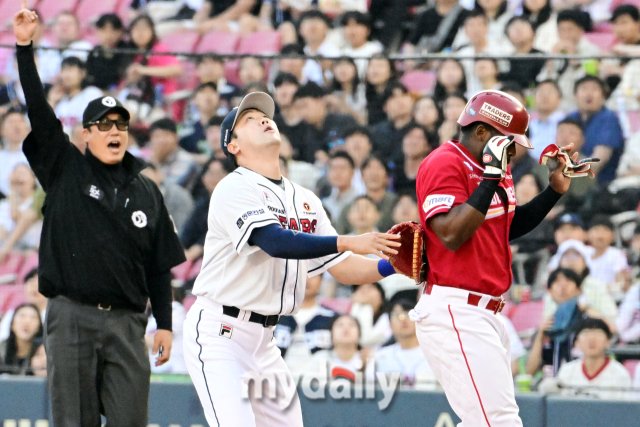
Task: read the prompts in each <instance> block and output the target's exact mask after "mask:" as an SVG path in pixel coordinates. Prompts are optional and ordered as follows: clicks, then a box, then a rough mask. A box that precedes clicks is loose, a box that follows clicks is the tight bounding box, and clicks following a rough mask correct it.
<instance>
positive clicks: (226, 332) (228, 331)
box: [220, 323, 233, 339]
mask: <svg viewBox="0 0 640 427" xmlns="http://www.w3.org/2000/svg"><path fill="white" fill-rule="evenodd" d="M232 334H233V328H232V327H231V326H229V325H225V324H224V323H223V324H222V325H220V336H221V337H225V338H229V339H231V335H232Z"/></svg>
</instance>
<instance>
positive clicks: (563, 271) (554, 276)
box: [547, 267, 582, 289]
mask: <svg viewBox="0 0 640 427" xmlns="http://www.w3.org/2000/svg"><path fill="white" fill-rule="evenodd" d="M560 275H562V276H564V277H565V278H566V279H567V280H570V281H572V282H574V283H575V284H576V286H577V287H578V288H580V287H581V286H582V279H581V278H580V276H579V275H578V273H576V272H575V271H573V270H571V269H570V268H562V267H559V268H556V269H555V270H553V271H552V272H551V274H550V275H549V279H548V280H547V289H551V285H553V283H554V282H555V281H556V280H558V276H560Z"/></svg>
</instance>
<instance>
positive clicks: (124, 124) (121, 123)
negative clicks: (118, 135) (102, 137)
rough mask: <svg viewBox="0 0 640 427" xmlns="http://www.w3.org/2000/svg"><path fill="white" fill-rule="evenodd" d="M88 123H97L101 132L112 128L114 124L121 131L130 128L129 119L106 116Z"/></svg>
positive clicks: (90, 124)
mask: <svg viewBox="0 0 640 427" xmlns="http://www.w3.org/2000/svg"><path fill="white" fill-rule="evenodd" d="M87 124H88V125H89V126H92V125H96V127H97V128H98V130H99V131H101V132H106V131H108V130H111V128H113V125H116V127H117V128H118V130H120V131H125V130H129V122H128V121H127V120H111V119H107V118H106V117H105V118H104V119H100V120H98V121H95V122H89V123H87Z"/></svg>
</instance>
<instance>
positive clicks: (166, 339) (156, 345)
mask: <svg viewBox="0 0 640 427" xmlns="http://www.w3.org/2000/svg"><path fill="white" fill-rule="evenodd" d="M172 341H173V334H172V333H171V331H167V330H166V329H158V330H157V331H156V335H155V337H154V338H153V350H152V351H151V352H152V353H153V354H158V356H157V357H156V366H160V365H164V364H165V363H167V362H168V361H169V358H170V357H171V342H172ZM160 346H162V351H161V352H158V350H159V349H160Z"/></svg>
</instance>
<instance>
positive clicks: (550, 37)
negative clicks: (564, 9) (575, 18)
mask: <svg viewBox="0 0 640 427" xmlns="http://www.w3.org/2000/svg"><path fill="white" fill-rule="evenodd" d="M522 15H523V16H525V17H526V18H527V19H528V20H529V22H531V25H532V26H533V29H534V30H535V31H536V38H535V40H534V42H533V47H534V48H536V49H538V50H541V51H543V52H550V51H551V49H552V48H553V46H554V45H555V44H556V43H557V42H558V23H557V22H556V20H557V19H558V15H557V14H556V12H554V11H553V9H552V8H551V0H524V2H523V4H522Z"/></svg>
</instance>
